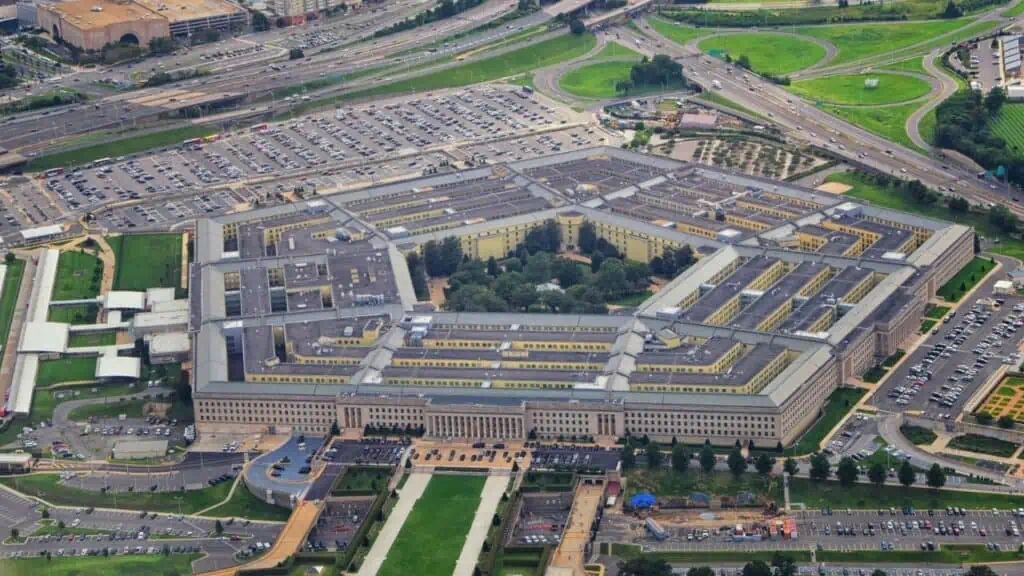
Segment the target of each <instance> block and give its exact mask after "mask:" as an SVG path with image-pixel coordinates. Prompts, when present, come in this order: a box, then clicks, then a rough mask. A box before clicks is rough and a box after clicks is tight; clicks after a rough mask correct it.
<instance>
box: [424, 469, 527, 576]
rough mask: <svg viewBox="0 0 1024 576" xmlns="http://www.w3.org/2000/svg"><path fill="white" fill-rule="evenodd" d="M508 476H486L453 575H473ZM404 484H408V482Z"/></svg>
mask: <svg viewBox="0 0 1024 576" xmlns="http://www.w3.org/2000/svg"><path fill="white" fill-rule="evenodd" d="M509 478H510V476H504V475H502V476H488V477H487V482H485V483H484V490H483V492H482V493H481V494H480V505H479V506H477V508H476V515H475V516H473V524H472V526H470V528H469V534H468V535H467V536H466V542H465V543H464V544H463V545H462V552H460V553H459V560H458V561H457V562H456V563H455V571H454V572H453V574H454V576H472V575H473V569H474V568H476V561H477V559H478V558H479V557H480V551H481V550H482V549H483V547H484V540H486V539H487V531H488V530H490V528H491V520H492V519H493V518H494V512H495V511H496V510H497V509H498V502H500V501H501V495H502V494H504V493H505V487H506V486H508V481H509ZM406 485H407V486H408V484H406Z"/></svg>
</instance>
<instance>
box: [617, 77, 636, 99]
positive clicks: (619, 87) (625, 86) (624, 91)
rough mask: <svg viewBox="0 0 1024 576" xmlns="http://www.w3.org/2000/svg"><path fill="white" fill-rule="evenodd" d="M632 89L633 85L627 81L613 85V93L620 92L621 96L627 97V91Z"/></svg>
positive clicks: (620, 81)
mask: <svg viewBox="0 0 1024 576" xmlns="http://www.w3.org/2000/svg"><path fill="white" fill-rule="evenodd" d="M632 87H633V83H632V82H630V81H629V80H619V81H618V82H616V83H615V93H616V94H618V93H619V92H622V95H623V96H628V95H629V89H630V88H632Z"/></svg>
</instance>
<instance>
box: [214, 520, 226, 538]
mask: <svg viewBox="0 0 1024 576" xmlns="http://www.w3.org/2000/svg"><path fill="white" fill-rule="evenodd" d="M213 531H214V532H216V533H217V536H220V535H221V534H223V533H224V525H223V524H221V523H220V520H217V521H216V522H214V523H213Z"/></svg>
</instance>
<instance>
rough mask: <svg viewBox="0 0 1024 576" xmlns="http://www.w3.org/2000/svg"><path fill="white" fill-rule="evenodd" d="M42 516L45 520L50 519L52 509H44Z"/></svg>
mask: <svg viewBox="0 0 1024 576" xmlns="http://www.w3.org/2000/svg"><path fill="white" fill-rule="evenodd" d="M42 515H43V518H44V519H45V518H49V517H50V509H49V508H43V511H42Z"/></svg>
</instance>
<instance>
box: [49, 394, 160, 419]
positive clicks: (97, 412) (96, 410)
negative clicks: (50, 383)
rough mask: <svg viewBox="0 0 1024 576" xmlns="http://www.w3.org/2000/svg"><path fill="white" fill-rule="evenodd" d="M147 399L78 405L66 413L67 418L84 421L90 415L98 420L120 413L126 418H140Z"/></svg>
mask: <svg viewBox="0 0 1024 576" xmlns="http://www.w3.org/2000/svg"><path fill="white" fill-rule="evenodd" d="M147 402H149V400H142V399H139V400H124V401H118V400H115V399H111V401H110V403H108V404H90V405H88V406H79V407H78V408H75V409H74V410H72V411H71V412H70V413H69V414H68V420H73V421H75V422H85V421H86V420H88V419H89V418H90V417H93V416H95V417H96V418H97V419H99V420H103V419H109V418H117V417H118V416H119V415H121V414H125V415H126V416H127V417H128V418H142V417H143V416H145V414H143V413H142V411H143V408H144V407H145V405H146V403H147Z"/></svg>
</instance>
